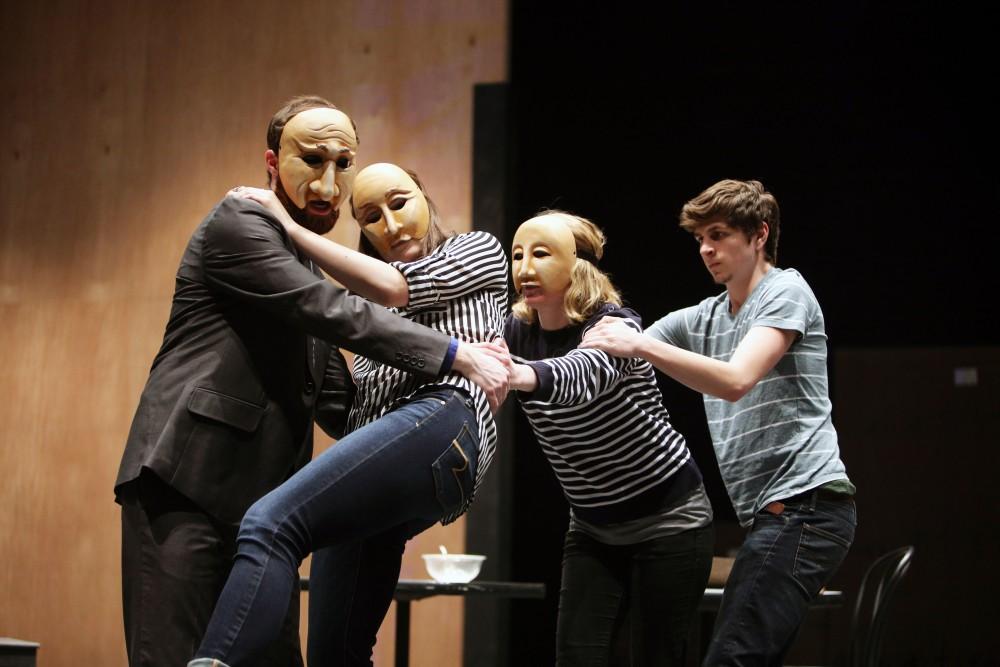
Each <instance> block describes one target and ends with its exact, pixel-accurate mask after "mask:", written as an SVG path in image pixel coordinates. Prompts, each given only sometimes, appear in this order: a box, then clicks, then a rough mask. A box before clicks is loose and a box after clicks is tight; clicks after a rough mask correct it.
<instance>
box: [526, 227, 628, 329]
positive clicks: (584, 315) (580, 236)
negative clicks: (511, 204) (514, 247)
mask: <svg viewBox="0 0 1000 667" xmlns="http://www.w3.org/2000/svg"><path fill="white" fill-rule="evenodd" d="M542 216H550V217H552V218H554V219H556V220H559V221H560V222H562V223H563V224H565V225H566V226H567V227H569V230H570V231H571V232H573V240H574V241H575V243H576V255H577V257H576V262H575V263H574V264H573V269H572V271H571V272H570V283H569V288H568V289H567V290H566V296H565V297H564V298H563V310H565V311H566V317H567V318H568V319H569V321H570V322H572V323H574V324H579V323H580V322H585V321H586V320H587V319H589V318H590V316H591V315H593V314H594V312H595V311H597V309H598V308H600V307H601V306H603V305H604V304H605V303H610V304H613V305H615V306H620V305H622V297H621V294H620V293H619V292H618V290H617V288H615V286H614V285H613V284H612V283H611V277H610V276H608V274H606V273H604V272H603V271H601V270H600V269H599V268H597V261H598V260H600V259H601V257H603V256H604V244H605V242H606V241H607V239H606V238H605V236H604V232H602V231H601V229H600V227H598V226H597V225H595V224H594V223H592V222H591V221H590V220H587V219H586V218H582V217H580V216H578V215H573V214H572V213H567V212H566V211H559V210H544V211H539V213H538V215H537V216H535V217H536V218H537V217H542ZM584 257H588V258H593V261H591V260H590V259H584ZM511 310H512V312H513V313H514V317H516V318H517V319H519V320H522V321H524V322H535V321H537V319H538V313H537V312H536V311H535V309H534V308H532V307H531V306H529V305H528V304H526V303H524V297H523V296H520V297H518V299H517V301H516V302H515V303H514V305H513V306H512V307H511Z"/></svg>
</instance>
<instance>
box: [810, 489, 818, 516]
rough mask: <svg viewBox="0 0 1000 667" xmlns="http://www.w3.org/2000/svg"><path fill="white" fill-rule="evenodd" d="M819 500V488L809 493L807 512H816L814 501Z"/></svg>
mask: <svg viewBox="0 0 1000 667" xmlns="http://www.w3.org/2000/svg"><path fill="white" fill-rule="evenodd" d="M817 498H819V488H818V487H817V488H815V489H813V490H812V491H810V492H809V512H810V513H812V512H815V511H816V500H817Z"/></svg>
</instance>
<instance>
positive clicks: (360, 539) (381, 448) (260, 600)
mask: <svg viewBox="0 0 1000 667" xmlns="http://www.w3.org/2000/svg"><path fill="white" fill-rule="evenodd" d="M241 194H243V195H244V196H249V197H250V198H251V199H255V200H256V201H258V202H260V203H261V204H263V205H264V206H265V207H266V208H268V209H269V210H270V212H271V213H272V214H274V215H275V216H277V217H278V219H279V220H281V222H282V224H283V225H284V226H285V228H286V230H287V231H288V233H289V236H290V237H291V238H292V240H293V241H294V242H295V243H296V245H297V246H298V248H299V250H300V251H302V252H303V253H305V254H306V255H308V256H309V257H310V258H311V259H312V260H313V261H315V262H316V263H317V264H318V265H319V266H320V267H322V268H323V269H324V270H325V271H326V272H327V273H328V274H330V275H331V276H333V277H334V278H335V279H337V280H338V281H340V282H341V283H343V284H344V285H345V286H346V287H348V289H351V290H352V291H355V292H357V293H359V294H361V295H362V296H365V297H367V298H369V299H371V300H373V301H376V302H378V303H381V304H383V305H385V306H388V307H392V308H394V309H396V311H397V312H398V313H400V314H401V315H403V316H405V317H408V318H410V319H412V320H414V321H415V322H418V323H420V324H424V325H426V326H428V327H431V328H434V329H438V330H439V331H443V332H444V333H447V334H450V335H452V336H454V337H456V338H458V339H459V340H461V341H463V342H469V343H483V344H484V345H482V346H481V347H484V348H485V349H492V350H493V351H494V352H495V353H496V355H497V356H498V357H504V356H505V355H506V353H505V351H504V350H503V349H502V347H499V346H496V345H492V344H491V343H490V341H493V340H494V339H495V338H497V337H499V336H500V335H502V330H503V318H504V315H505V314H506V310H507V260H506V257H505V256H504V253H503V249H502V247H501V246H500V244H499V242H498V241H497V240H496V239H495V238H494V237H492V236H490V235H489V234H486V233H484V232H472V233H469V234H461V235H458V236H451V237H448V236H447V235H446V234H445V233H444V232H443V231H442V230H441V228H440V225H439V223H438V216H437V213H436V211H435V209H434V206H433V204H432V203H431V201H430V200H429V199H428V198H427V196H426V195H425V194H424V192H423V187H422V186H421V184H420V182H419V180H417V178H416V176H415V175H413V174H411V173H408V172H406V171H404V170H402V169H400V168H399V167H397V166H395V165H391V164H384V163H383V164H375V165H371V166H369V167H367V168H366V169H364V170H362V171H361V172H360V173H359V174H358V176H357V179H356V181H355V190H354V196H353V198H352V199H351V206H352V211H353V212H354V216H355V218H356V219H357V220H358V222H359V223H360V225H361V230H362V237H363V246H365V247H366V248H367V249H368V250H369V252H377V253H378V255H380V256H381V258H382V260H385V262H383V261H381V260H378V259H375V258H374V257H372V256H369V255H367V254H364V253H361V252H356V251H353V250H350V249H348V248H345V247H343V246H340V245H338V244H336V243H334V242H332V241H329V240H327V239H325V238H323V237H321V236H318V235H316V234H314V233H312V232H310V231H308V230H306V229H305V228H304V227H300V226H299V225H297V224H296V223H294V222H293V221H292V220H291V218H290V217H289V216H288V214H287V213H286V211H285V208H284V206H282V205H281V203H280V202H279V201H277V198H276V197H275V196H274V193H272V192H271V191H270V190H257V189H248V188H242V189H241ZM386 262H389V263H386ZM354 377H355V382H356V384H357V396H356V399H355V403H354V406H353V408H352V410H351V414H350V417H349V419H348V423H349V428H350V429H351V430H352V432H351V433H349V435H347V436H346V437H344V438H342V439H341V440H340V441H339V442H338V443H337V444H336V445H335V446H333V447H330V448H328V449H327V450H326V451H325V452H323V454H321V455H320V456H318V457H317V458H316V459H315V460H313V461H312V462H311V463H309V464H308V465H307V466H305V467H304V468H303V469H302V470H300V471H299V472H297V473H296V474H295V475H293V476H292V477H291V478H290V479H289V480H288V481H287V482H285V483H284V484H283V485H281V486H280V487H279V488H277V489H275V490H274V491H272V492H271V493H269V494H267V495H266V496H264V497H263V498H262V499H261V500H260V501H258V502H257V503H256V504H254V505H253V506H252V507H251V508H250V510H248V512H247V514H246V516H245V517H244V519H243V523H242V525H241V526H240V535H239V539H238V544H239V551H238V553H237V556H236V560H235V562H234V566H233V570H232V573H231V574H230V577H229V581H228V582H227V584H226V587H225V589H224V591H223V593H222V596H221V597H220V599H219V602H218V604H217V606H216V609H215V612H214V614H213V616H212V620H211V621H210V623H209V627H208V631H207V632H206V635H205V638H204V640H203V642H202V645H201V648H200V649H199V651H198V653H197V655H198V656H200V658H199V659H198V660H195V661H193V662H192V663H191V664H192V665H218V664H219V662H217V661H223V660H224V661H226V662H228V663H231V664H233V665H240V664H243V663H244V662H247V661H250V660H252V659H253V658H254V657H255V656H256V655H257V654H259V652H260V650H261V649H262V648H263V647H265V646H266V645H267V643H268V642H269V641H271V640H272V639H274V638H275V637H276V636H277V635H278V632H279V630H280V628H281V625H282V620H283V619H284V617H285V613H286V610H287V607H288V602H289V595H290V591H291V587H292V586H295V585H297V582H298V567H299V564H300V563H301V561H302V559H303V558H305V556H306V555H307V554H309V553H310V552H312V551H314V550H318V551H317V552H316V553H315V555H314V557H313V564H312V571H311V581H310V589H311V590H310V628H311V629H312V632H310V633H309V663H310V664H322V665H325V664H369V663H370V660H371V652H372V648H373V646H374V644H375V636H376V633H377V631H378V628H379V626H380V625H381V623H382V619H383V617H384V616H385V613H386V611H387V610H388V608H389V604H390V603H391V602H392V595H393V590H394V589H395V585H396V581H397V579H398V578H399V569H400V560H401V557H402V554H403V548H404V545H405V543H406V541H407V540H408V539H410V538H411V537H413V536H414V535H416V534H417V533H419V532H421V531H423V530H424V529H426V528H428V527H430V526H431V525H433V524H434V523H436V522H437V521H441V522H442V523H448V522H450V521H453V520H455V519H456V518H457V517H458V516H460V515H461V514H462V513H463V512H464V511H465V510H466V508H468V506H469V504H470V503H471V502H472V498H473V496H474V495H475V491H476V488H477V486H478V484H479V482H480V481H481V480H482V478H483V474H484V473H485V471H486V469H487V467H488V466H489V463H490V460H491V458H492V457H493V451H494V444H495V441H496V427H495V426H494V423H493V417H492V415H491V412H490V406H489V405H488V404H487V399H486V396H485V395H484V394H483V392H482V390H481V389H479V387H478V386H476V385H475V384H473V383H472V382H470V381H469V380H467V379H465V378H463V377H461V376H458V375H446V376H445V377H443V378H441V379H439V380H436V381H435V382H433V383H429V384H421V383H420V381H419V380H417V379H416V378H414V377H413V376H412V375H411V374H410V373H408V372H406V371H402V370H400V369H397V368H392V367H389V366H386V365H384V364H380V363H377V362H375V361H372V360H370V359H365V358H363V357H360V356H359V357H355V360H354ZM212 659H215V660H216V662H213V660H212ZM223 664H224V663H223Z"/></svg>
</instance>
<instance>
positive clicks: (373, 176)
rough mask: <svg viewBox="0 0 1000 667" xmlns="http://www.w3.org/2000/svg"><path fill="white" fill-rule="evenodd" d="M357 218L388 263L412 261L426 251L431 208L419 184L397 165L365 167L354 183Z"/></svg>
mask: <svg viewBox="0 0 1000 667" xmlns="http://www.w3.org/2000/svg"><path fill="white" fill-rule="evenodd" d="M353 201H354V217H355V218H356V219H357V221H358V224H359V225H361V232H362V233H363V234H364V235H365V238H367V239H368V241H369V242H370V243H371V244H372V245H373V246H374V247H375V249H376V250H377V251H378V253H379V255H381V256H382V259H384V260H385V261H387V262H412V261H413V260H415V259H419V258H420V257H421V256H422V255H423V254H424V248H423V244H422V243H421V240H422V239H423V238H424V237H425V236H427V230H428V228H429V227H430V220H431V215H430V207H429V206H428V205H427V198H426V197H425V196H424V193H423V192H422V191H421V190H420V187H419V186H418V185H417V184H416V182H415V181H414V180H413V179H412V178H411V177H410V175H409V174H407V173H406V172H405V171H403V170H402V169H400V168H399V167H397V166H396V165H394V164H388V163H385V162H380V163H376V164H373V165H371V166H368V167H365V168H364V169H362V170H361V172H360V173H359V174H358V178H357V180H356V181H355V183H354V200H353Z"/></svg>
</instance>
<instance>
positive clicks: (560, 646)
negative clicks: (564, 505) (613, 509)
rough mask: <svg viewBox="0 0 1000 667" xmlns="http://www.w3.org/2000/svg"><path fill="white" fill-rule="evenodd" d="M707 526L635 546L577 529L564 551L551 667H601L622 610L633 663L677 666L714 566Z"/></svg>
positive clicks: (569, 535) (606, 659)
mask: <svg viewBox="0 0 1000 667" xmlns="http://www.w3.org/2000/svg"><path fill="white" fill-rule="evenodd" d="M714 541H715V540H714V530H713V528H712V526H711V525H708V526H705V527H703V528H694V529H692V530H686V531H684V532H682V533H678V534H676V535H669V536H667V537H658V538H654V539H651V540H646V541H645V542H640V543H638V544H625V545H610V544H604V543H602V542H598V541H597V540H595V539H594V538H592V537H590V536H588V535H586V534H585V533H582V532H580V531H575V530H571V531H569V532H568V533H566V544H565V547H564V548H563V569H562V585H561V590H560V593H559V619H558V623H557V627H556V664H557V665H573V666H576V667H583V666H590V667H603V666H606V665H610V664H612V649H613V646H614V645H615V644H616V641H615V639H616V635H617V634H618V632H619V630H621V626H622V621H624V620H625V617H626V615H627V616H628V617H629V619H630V636H629V642H628V643H629V648H630V653H631V664H632V665H636V666H637V667H638V666H649V667H652V666H657V667H660V666H668V665H678V666H679V665H683V664H684V656H685V649H686V646H687V637H688V629H689V628H690V626H691V621H692V620H694V617H695V611H696V610H697V608H698V603H699V602H701V597H702V593H704V591H705V584H706V583H707V582H708V574H709V571H710V570H711V569H712V545H713V543H714Z"/></svg>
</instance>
